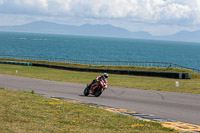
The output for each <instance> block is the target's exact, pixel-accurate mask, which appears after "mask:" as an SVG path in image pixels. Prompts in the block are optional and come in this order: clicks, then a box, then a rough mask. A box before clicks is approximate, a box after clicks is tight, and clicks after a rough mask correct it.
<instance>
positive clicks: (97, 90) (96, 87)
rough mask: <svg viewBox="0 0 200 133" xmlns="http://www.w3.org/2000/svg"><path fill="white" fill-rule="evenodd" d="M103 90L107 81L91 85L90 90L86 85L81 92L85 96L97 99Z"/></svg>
mask: <svg viewBox="0 0 200 133" xmlns="http://www.w3.org/2000/svg"><path fill="white" fill-rule="evenodd" d="M105 89H107V81H104V80H100V81H97V82H95V83H93V84H92V85H91V87H90V88H89V86H88V85H87V86H86V88H85V89H84V91H83V94H84V95H85V96H88V95H89V94H91V95H94V96H95V97H99V96H100V95H101V94H102V92H103V91H104V90H105Z"/></svg>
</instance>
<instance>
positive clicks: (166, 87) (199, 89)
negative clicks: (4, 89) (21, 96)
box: [0, 64, 200, 94]
mask: <svg viewBox="0 0 200 133" xmlns="http://www.w3.org/2000/svg"><path fill="white" fill-rule="evenodd" d="M16 70H17V71H18V73H16ZM0 73H1V74H9V75H16V76H23V77H30V78H37V79H45V80H51V81H62V82H71V83H81V84H88V83H90V82H91V80H92V79H94V78H95V77H96V76H98V75H100V74H102V73H89V72H75V71H67V70H59V69H52V68H43V67H33V66H20V65H8V64H0ZM198 75H199V74H198ZM176 81H179V84H180V85H179V87H176V86H175V82H176ZM108 85H109V86H117V87H127V88H137V89H150V90H159V91H172V92H183V93H193V94H200V77H199V76H196V78H193V79H191V80H188V79H169V78H158V77H145V76H128V75H117V74H110V75H109V80H108Z"/></svg>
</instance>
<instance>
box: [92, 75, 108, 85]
mask: <svg viewBox="0 0 200 133" xmlns="http://www.w3.org/2000/svg"><path fill="white" fill-rule="evenodd" d="M101 80H104V81H106V82H108V73H104V74H103V75H100V76H97V77H96V79H94V80H93V81H92V83H91V84H90V85H89V86H88V88H90V87H91V86H92V84H94V83H96V82H98V81H101Z"/></svg>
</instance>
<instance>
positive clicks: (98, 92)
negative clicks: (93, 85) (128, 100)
mask: <svg viewBox="0 0 200 133" xmlns="http://www.w3.org/2000/svg"><path fill="white" fill-rule="evenodd" d="M102 92H103V88H101V89H99V90H96V91H95V93H94V96H95V97H99V96H100V95H101V94H102Z"/></svg>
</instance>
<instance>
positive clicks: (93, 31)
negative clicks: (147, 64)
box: [0, 21, 200, 42]
mask: <svg viewBox="0 0 200 133" xmlns="http://www.w3.org/2000/svg"><path fill="white" fill-rule="evenodd" d="M0 31H9V32H31V33H51V34H68V35H86V36H103V37H121V38H136V39H151V40H169V41H188V42H200V31H194V32H189V31H181V32H178V33H176V34H173V35H169V36H152V35H151V34H149V33H148V32H145V31H139V32H130V31H128V30H126V29H123V28H120V27H116V26H112V25H110V24H106V25H91V24H84V25H80V26H75V25H64V24H56V23H52V22H47V21H35V22H32V23H28V24H24V25H17V26H0Z"/></svg>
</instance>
